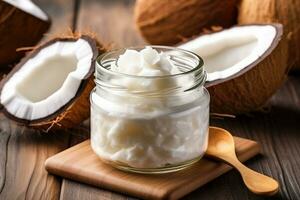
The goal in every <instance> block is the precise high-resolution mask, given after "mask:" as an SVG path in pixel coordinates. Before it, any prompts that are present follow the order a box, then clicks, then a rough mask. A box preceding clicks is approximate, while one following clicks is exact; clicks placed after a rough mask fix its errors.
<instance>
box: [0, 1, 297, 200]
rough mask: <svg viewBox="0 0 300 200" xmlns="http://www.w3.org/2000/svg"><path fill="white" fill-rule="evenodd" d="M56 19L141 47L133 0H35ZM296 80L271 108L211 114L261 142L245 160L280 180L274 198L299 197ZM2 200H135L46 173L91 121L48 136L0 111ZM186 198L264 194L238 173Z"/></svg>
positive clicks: (57, 28) (58, 26)
mask: <svg viewBox="0 0 300 200" xmlns="http://www.w3.org/2000/svg"><path fill="white" fill-rule="evenodd" d="M36 2H37V3H38V4H39V5H40V6H41V7H42V8H43V9H44V10H46V11H47V12H48V13H49V15H50V16H51V17H52V19H53V26H52V28H51V30H50V33H49V34H53V33H60V32H64V31H66V30H67V29H68V28H71V29H76V30H78V31H90V30H93V31H95V32H96V33H97V34H98V35H99V36H100V37H101V38H102V39H103V40H104V41H106V43H107V44H113V45H114V46H116V47H122V46H131V45H137V44H143V43H144V42H143V40H142V39H141V38H140V36H139V35H138V33H137V32H136V31H135V30H134V25H133V22H132V4H133V2H134V1H130V0H123V1H121V0H107V1H105V0H101V1H100V0H84V1H83V0H82V1H80V0H74V1H72V0H36ZM299 88H300V77H299V75H298V76H297V75H291V76H290V77H288V80H287V81H286V83H285V84H284V85H283V86H282V88H281V89H280V90H279V91H278V92H277V93H276V94H275V95H274V96H273V97H272V99H271V100H270V102H269V107H268V108H270V109H269V111H268V112H257V113H252V114H250V115H249V116H239V117H236V118H232V119H231V118H226V119H212V120H211V124H212V125H217V126H220V127H224V128H226V129H228V130H230V131H232V133H234V134H235V135H237V136H242V137H246V138H250V139H254V140H256V141H259V142H260V143H261V144H262V150H263V154H264V155H263V156H258V157H256V158H254V159H252V160H250V161H248V162H247V165H248V166H250V167H251V168H253V169H255V170H257V171H259V172H262V173H265V174H268V175H270V176H272V177H274V178H276V179H277V180H278V181H279V182H280V185H281V187H280V192H279V194H278V196H276V198H283V199H300V90H299ZM0 120H1V123H0V129H1V133H0V199H1V200H14V199H30V200H31V199H62V200H64V199H67V200H69V199H71V200H81V199H87V200H92V199H134V198H132V197H126V196H124V195H121V194H116V193H112V192H110V191H106V190H101V189H98V188H94V187H91V186H88V185H84V184H80V183H76V182H73V181H69V180H65V179H61V178H59V177H54V176H52V175H49V174H48V173H47V172H46V171H45V168H44V161H45V160H46V158H48V157H49V156H51V155H53V154H55V153H57V152H60V151H62V150H63V149H66V148H68V147H70V146H72V145H74V144H76V143H78V142H81V141H83V140H85V139H86V138H88V137H89V133H88V122H85V123H84V124H83V125H80V126H79V127H77V128H75V129H73V130H69V131H65V132H56V133H51V134H45V133H41V132H38V131H33V130H28V129H26V128H24V127H18V126H16V125H15V124H13V123H12V122H10V121H9V120H7V119H6V118H5V117H4V116H3V115H0ZM184 199H221V200H224V199H263V198H262V197H258V196H255V195H253V194H251V193H250V192H248V191H247V189H246V188H245V187H244V185H243V184H242V181H241V178H240V176H239V174H238V173H237V172H236V171H231V172H229V173H227V174H225V175H223V176H221V177H220V178H218V179H216V180H215V181H213V182H211V183H209V184H207V185H206V186H204V187H202V188H199V189H198V190H196V191H194V192H193V193H191V194H189V195H188V196H186V197H185V198H184Z"/></svg>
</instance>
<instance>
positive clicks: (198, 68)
mask: <svg viewBox="0 0 300 200" xmlns="http://www.w3.org/2000/svg"><path fill="white" fill-rule="evenodd" d="M147 46H149V47H153V48H160V49H166V50H173V51H174V50H175V51H178V52H182V53H184V54H187V55H190V56H192V57H194V58H196V59H197V61H198V64H197V65H196V66H195V67H193V68H191V69H189V70H187V71H183V72H180V73H176V74H167V75H159V76H145V75H142V76H141V75H133V74H126V73H122V72H118V71H112V70H109V69H107V68H106V67H105V66H104V65H103V64H102V61H103V60H104V59H105V57H107V56H108V55H111V54H113V53H116V52H118V51H125V50H126V49H132V50H137V49H143V48H145V47H147ZM203 65H204V62H203V59H202V58H201V57H200V56H199V55H197V54H195V53H194V52H192V51H189V50H185V49H181V48H177V47H170V46H164V45H144V46H142V45H140V46H130V47H127V48H119V49H115V50H112V51H109V52H106V53H103V54H101V55H100V56H98V58H97V60H96V66H95V67H96V69H98V68H100V69H101V70H103V71H104V72H106V73H109V74H111V75H115V76H122V77H128V78H142V79H156V78H172V77H178V76H184V75H188V74H191V73H194V72H196V71H201V72H202V73H201V74H202V75H203V76H205V77H206V73H205V71H204V69H203ZM96 71H97V70H96ZM204 82H205V80H204Z"/></svg>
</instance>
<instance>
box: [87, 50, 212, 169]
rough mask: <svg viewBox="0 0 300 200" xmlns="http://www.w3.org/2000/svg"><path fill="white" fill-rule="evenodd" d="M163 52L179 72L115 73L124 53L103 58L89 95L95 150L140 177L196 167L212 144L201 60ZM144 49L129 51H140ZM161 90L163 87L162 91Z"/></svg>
mask: <svg viewBox="0 0 300 200" xmlns="http://www.w3.org/2000/svg"><path fill="white" fill-rule="evenodd" d="M151 47H152V48H153V49H156V50H157V51H158V52H164V53H165V54H167V56H168V57H169V59H170V61H171V62H172V64H173V65H176V66H177V67H178V69H179V70H180V73H178V74H174V75H165V76H135V75H128V74H123V73H120V72H116V71H112V70H111V64H112V63H116V61H117V59H118V57H119V56H120V55H121V54H123V53H124V52H125V50H126V49H120V50H116V51H111V52H108V53H105V54H103V55H101V56H100V57H99V58H98V60H97V62H96V72H95V83H96V87H95V88H94V90H93V91H92V93H91V96H90V101H91V146H92V149H93V151H94V152H95V153H96V154H97V155H98V156H99V157H100V158H101V159H102V160H103V161H105V162H106V163H109V164H111V165H112V166H114V167H116V168H119V169H121V170H125V171H131V172H137V173H167V172H173V171H177V170H180V169H183V168H186V167H188V166H190V165H191V164H193V163H195V162H197V161H198V160H199V159H200V158H201V157H202V156H203V155H204V153H205V151H206V148H207V143H208V124H209V93H208V91H207V90H206V89H205V88H204V86H203V84H204V82H205V80H206V73H205V71H204V70H203V61H202V59H201V58H200V57H199V56H198V55H196V54H194V53H192V52H189V51H186V50H182V49H178V48H173V47H166V46H151ZM143 48H144V47H134V48H130V49H134V50H141V49H143ZM158 86H159V87H158Z"/></svg>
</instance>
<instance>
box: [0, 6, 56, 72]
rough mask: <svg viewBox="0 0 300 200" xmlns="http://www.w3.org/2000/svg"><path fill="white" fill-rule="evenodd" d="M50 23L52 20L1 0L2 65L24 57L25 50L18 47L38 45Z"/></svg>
mask: <svg viewBox="0 0 300 200" xmlns="http://www.w3.org/2000/svg"><path fill="white" fill-rule="evenodd" d="M48 19H49V17H48ZM50 24H51V22H50V20H46V21H45V20H42V19H39V18H37V17H35V16H33V15H31V14H29V13H27V12H25V11H23V10H21V9H19V8H17V7H14V6H13V5H11V4H8V3H6V2H5V1H0V35H1V37H0V47H1V48H0V67H5V66H7V65H8V64H12V63H14V62H16V61H18V60H19V59H20V58H22V57H23V56H24V51H17V49H18V48H20V47H29V46H34V45H36V44H37V42H38V41H39V40H40V39H41V38H42V37H43V34H44V33H45V32H46V31H47V30H48V29H49V27H50Z"/></svg>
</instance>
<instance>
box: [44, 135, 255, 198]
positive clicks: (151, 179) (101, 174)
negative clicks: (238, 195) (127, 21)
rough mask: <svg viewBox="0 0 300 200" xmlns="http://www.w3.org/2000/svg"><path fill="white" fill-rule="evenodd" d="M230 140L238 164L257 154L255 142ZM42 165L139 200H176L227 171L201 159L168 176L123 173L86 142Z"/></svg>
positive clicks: (61, 174)
mask: <svg viewBox="0 0 300 200" xmlns="http://www.w3.org/2000/svg"><path fill="white" fill-rule="evenodd" d="M234 140H235V145H236V152H237V155H238V158H239V159H240V160H241V161H246V160H247V159H249V158H251V157H253V156H254V155H256V154H258V153H259V151H260V148H259V145H258V143H256V142H255V141H252V140H247V139H243V138H238V137H235V138H234ZM45 165H46V169H47V170H48V172H50V173H53V174H56V175H59V176H62V177H64V178H67V179H72V180H75V181H79V182H82V183H86V184H90V185H94V186H97V187H101V188H105V189H108V190H113V191H116V192H120V193H124V194H128V195H132V196H136V197H139V198H143V199H178V198H180V197H182V196H184V195H186V194H188V193H189V192H191V191H193V190H195V189H196V188H198V187H200V186H202V185H204V184H206V183H207V182H209V181H211V180H213V179H215V178H217V177H218V176H220V175H222V174H224V173H225V172H227V171H229V170H230V169H231V167H230V166H228V165H226V164H223V163H219V162H215V161H212V160H209V159H207V158H203V159H201V160H200V161H199V162H197V163H196V164H194V165H192V166H191V167H189V168H187V169H185V170H182V171H179V172H174V173H169V174H161V175H143V174H134V173H126V172H122V171H119V170H117V169H115V168H113V167H111V166H109V165H107V164H105V163H103V162H101V160H100V159H99V158H98V157H97V156H96V154H94V152H93V151H92V149H91V147H90V141H89V140H86V141H84V142H82V143H80V144H78V145H76V146H73V147H71V148H69V149H67V150H65V151H63V152H61V153H59V154H56V155H54V156H52V157H50V158H48V159H47V160H46V164H45ZM241 184H242V180H241Z"/></svg>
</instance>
